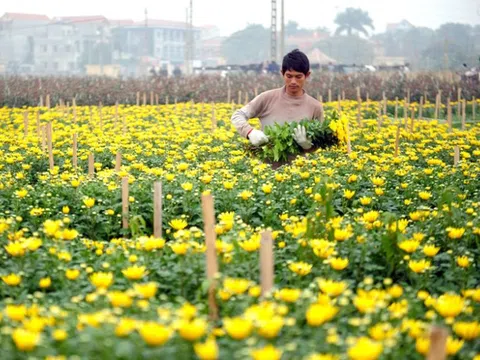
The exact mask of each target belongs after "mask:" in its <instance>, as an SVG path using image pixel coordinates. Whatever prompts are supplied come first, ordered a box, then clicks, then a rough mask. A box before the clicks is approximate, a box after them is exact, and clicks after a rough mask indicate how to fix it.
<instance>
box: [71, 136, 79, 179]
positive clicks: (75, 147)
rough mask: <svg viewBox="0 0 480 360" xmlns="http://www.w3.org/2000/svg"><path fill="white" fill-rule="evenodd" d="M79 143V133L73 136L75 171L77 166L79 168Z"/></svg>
mask: <svg viewBox="0 0 480 360" xmlns="http://www.w3.org/2000/svg"><path fill="white" fill-rule="evenodd" d="M77 142H78V135H77V133H75V134H73V147H72V152H73V159H72V164H73V168H74V169H75V171H76V170H77V166H78V155H77V147H78V143H77Z"/></svg>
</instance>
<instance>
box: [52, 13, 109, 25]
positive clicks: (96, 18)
mask: <svg viewBox="0 0 480 360" xmlns="http://www.w3.org/2000/svg"><path fill="white" fill-rule="evenodd" d="M58 20H61V21H65V22H69V23H88V22H104V21H105V22H107V21H108V20H107V18H106V17H105V16H103V15H93V16H60V17H58Z"/></svg>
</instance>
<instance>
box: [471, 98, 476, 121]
mask: <svg viewBox="0 0 480 360" xmlns="http://www.w3.org/2000/svg"><path fill="white" fill-rule="evenodd" d="M476 109H477V99H475V96H474V97H473V98H472V120H473V121H475V120H476V119H477V114H476V113H475V112H476Z"/></svg>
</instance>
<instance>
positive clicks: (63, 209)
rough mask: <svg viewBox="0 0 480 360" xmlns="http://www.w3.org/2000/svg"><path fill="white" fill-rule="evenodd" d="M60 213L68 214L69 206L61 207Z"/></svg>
mask: <svg viewBox="0 0 480 360" xmlns="http://www.w3.org/2000/svg"><path fill="white" fill-rule="evenodd" d="M62 213H64V214H69V213H70V208H69V207H68V206H64V207H62Z"/></svg>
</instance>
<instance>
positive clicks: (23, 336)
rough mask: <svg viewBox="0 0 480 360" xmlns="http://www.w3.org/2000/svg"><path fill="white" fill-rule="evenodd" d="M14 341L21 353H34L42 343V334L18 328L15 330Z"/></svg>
mask: <svg viewBox="0 0 480 360" xmlns="http://www.w3.org/2000/svg"><path fill="white" fill-rule="evenodd" d="M12 339H13V341H14V343H15V346H16V347H17V349H18V350H20V351H32V350H33V349H35V347H36V346H37V345H38V343H39V342H40V333H36V332H33V331H29V330H25V329H22V328H17V329H15V330H13V333H12Z"/></svg>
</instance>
